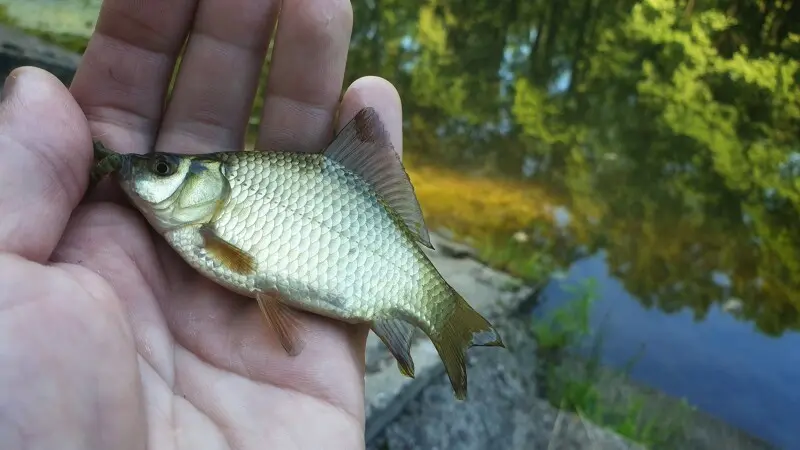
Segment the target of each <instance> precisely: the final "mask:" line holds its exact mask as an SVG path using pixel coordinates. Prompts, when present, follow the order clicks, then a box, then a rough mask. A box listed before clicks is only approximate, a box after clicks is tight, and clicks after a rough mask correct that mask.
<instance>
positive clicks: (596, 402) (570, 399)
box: [532, 279, 691, 448]
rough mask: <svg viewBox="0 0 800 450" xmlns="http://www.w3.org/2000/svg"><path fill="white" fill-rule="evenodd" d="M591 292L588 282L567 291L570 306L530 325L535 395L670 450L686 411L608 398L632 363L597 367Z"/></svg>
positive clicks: (638, 399) (638, 398)
mask: <svg viewBox="0 0 800 450" xmlns="http://www.w3.org/2000/svg"><path fill="white" fill-rule="evenodd" d="M594 288H595V284H594V280H592V279H589V280H587V281H585V282H584V283H583V284H582V285H580V286H578V287H573V288H571V290H572V293H573V295H574V298H573V299H572V300H571V301H569V302H568V303H567V304H566V305H564V306H561V307H559V308H557V309H556V310H554V311H553V312H551V313H550V314H549V315H548V316H546V317H545V318H543V319H538V320H536V321H534V324H533V326H532V328H533V333H534V336H535V337H536V340H537V344H538V347H539V348H538V350H537V353H538V354H537V360H538V361H539V366H540V367H539V376H538V377H539V383H540V386H542V389H541V391H543V392H541V393H542V394H543V396H544V397H545V398H546V399H547V400H548V401H549V402H550V404H552V405H553V406H554V407H556V408H559V409H560V410H564V411H569V412H573V413H576V414H578V415H579V416H580V417H581V418H586V419H588V420H589V421H591V422H593V423H595V424H597V425H600V426H602V427H606V428H609V429H611V430H614V431H615V432H616V433H618V434H620V435H622V436H625V437H627V438H628V439H631V440H632V441H635V442H638V443H640V444H642V445H644V446H646V447H648V448H670V447H671V445H672V444H673V443H674V442H675V441H676V440H678V439H679V438H680V435H681V433H682V430H683V426H684V423H685V421H686V419H688V417H689V413H690V411H691V408H690V407H689V406H688V405H687V404H686V403H685V402H681V403H679V404H678V405H677V406H673V407H671V408H669V409H665V408H664V407H663V405H658V406H657V405H655V403H653V402H651V398H650V396H648V395H645V394H643V393H639V392H633V393H628V394H627V395H623V396H621V398H620V396H614V395H612V394H611V392H613V389H609V387H610V386H613V385H620V384H630V383H629V375H630V371H631V369H632V368H633V366H634V364H635V361H636V359H637V358H636V357H634V358H632V359H631V360H630V361H629V362H628V364H627V365H626V367H625V368H624V369H623V370H621V371H611V370H609V369H604V368H602V367H601V366H600V354H601V350H602V344H603V336H604V334H603V333H602V332H601V333H599V334H597V335H594V334H593V333H592V332H591V328H590V314H591V309H592V306H593V304H594V301H595V299H596V295H595V293H594ZM587 347H588V356H585V354H584V353H586V352H585V350H587ZM651 403H653V404H651Z"/></svg>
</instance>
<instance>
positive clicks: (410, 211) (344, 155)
mask: <svg viewBox="0 0 800 450" xmlns="http://www.w3.org/2000/svg"><path fill="white" fill-rule="evenodd" d="M323 153H324V154H325V156H327V157H329V158H331V159H332V160H334V161H336V162H338V163H339V164H341V165H343V166H344V167H346V168H347V169H348V170H350V171H352V172H354V173H356V174H358V175H359V176H361V177H362V178H363V179H364V180H365V181H366V182H367V183H369V184H370V185H371V186H372V187H373V188H374V189H375V191H376V192H377V193H378V195H379V196H380V197H381V198H382V199H383V201H385V202H386V203H387V204H388V205H389V206H391V207H392V209H394V210H395V212H396V213H397V214H398V215H400V217H401V218H402V219H403V222H405V224H406V226H408V228H409V229H410V230H411V233H412V234H413V235H414V237H415V238H416V240H417V241H418V242H419V243H421V244H422V245H424V246H426V247H428V248H431V249H432V248H433V245H432V244H431V239H430V235H429V233H428V227H427V226H425V219H424V218H423V216H422V209H421V208H420V206H419V202H418V201H417V196H416V194H415V193H414V186H413V185H412V184H411V180H410V179H409V178H408V174H407V173H406V170H405V168H404V167H403V163H402V161H400V156H399V155H398V154H397V152H395V150H394V147H393V146H392V142H391V141H390V140H389V133H387V132H386V129H385V128H384V126H383V122H382V121H381V119H380V117H378V114H377V113H376V112H375V110H374V109H373V108H369V107H367V108H363V109H361V110H360V111H358V113H357V114H356V115H355V117H353V119H352V120H350V122H348V123H347V125H345V126H344V128H342V131H340V132H339V134H337V135H336V138H334V140H333V142H331V144H330V145H329V146H328V147H327V148H325V150H323Z"/></svg>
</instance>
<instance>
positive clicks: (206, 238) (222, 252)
mask: <svg viewBox="0 0 800 450" xmlns="http://www.w3.org/2000/svg"><path fill="white" fill-rule="evenodd" d="M200 236H202V237H203V247H204V248H205V249H206V251H207V252H208V253H209V254H210V255H212V256H213V257H214V258H216V259H218V260H219V261H220V262H221V263H222V264H224V265H225V267H227V268H229V269H230V270H232V271H234V272H236V273H240V274H243V275H249V274H251V273H253V272H255V270H256V262H255V259H254V258H253V257H252V256H250V255H249V254H248V253H247V252H245V251H244V250H242V249H240V248H239V247H236V246H235V245H233V244H231V243H230V242H228V241H226V240H224V239H222V238H221V237H219V235H218V234H217V233H216V231H214V228H213V226H211V225H210V224H205V225H202V226H201V227H200Z"/></svg>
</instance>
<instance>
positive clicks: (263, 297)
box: [256, 292, 305, 356]
mask: <svg viewBox="0 0 800 450" xmlns="http://www.w3.org/2000/svg"><path fill="white" fill-rule="evenodd" d="M256 301H257V302H258V307H259V308H260V309H261V313H262V314H263V315H264V318H265V319H266V320H267V322H269V324H270V325H271V326H272V328H273V329H274V330H275V334H276V335H277V337H278V341H280V343H281V346H282V347H283V349H284V350H285V351H286V353H287V354H288V355H289V356H297V355H299V354H300V353H301V352H302V351H303V348H304V347H305V341H304V340H303V339H302V337H301V333H302V332H303V326H302V324H301V323H300V320H299V318H298V316H297V312H296V311H295V310H294V309H292V308H291V307H290V306H288V305H286V304H285V303H283V301H281V298H280V295H279V294H278V293H276V292H259V293H258V294H256Z"/></svg>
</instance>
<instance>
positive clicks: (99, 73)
mask: <svg viewBox="0 0 800 450" xmlns="http://www.w3.org/2000/svg"><path fill="white" fill-rule="evenodd" d="M196 7H197V0H170V1H163V0H137V1H131V0H104V1H103V6H102V7H101V9H100V17H99V18H98V21H97V26H96V28H95V32H94V33H93V34H92V37H91V39H90V40H89V45H88V47H87V48H86V51H85V52H84V54H83V58H82V60H81V64H80V66H79V67H78V70H77V72H76V73H75V76H74V78H73V80H72V84H71V86H70V91H71V92H72V95H73V96H74V97H75V99H76V100H77V101H78V104H80V105H81V108H82V109H83V111H84V114H85V115H86V117H87V119H88V120H89V124H90V127H91V129H92V134H93V135H94V136H96V137H97V136H102V139H103V140H104V142H106V143H107V144H108V146H109V147H111V148H113V149H115V150H117V151H122V152H137V153H144V152H146V151H147V150H148V149H149V148H150V147H152V145H153V143H154V141H155V137H156V134H157V132H158V128H159V123H160V121H161V114H162V107H163V104H164V98H165V97H166V92H167V88H168V86H169V83H170V80H171V78H172V72H173V69H174V67H175V62H176V60H177V57H178V55H179V54H180V51H181V49H182V47H183V42H184V39H185V37H186V35H187V33H188V30H189V27H190V26H191V23H192V18H193V16H194V10H195V8H196Z"/></svg>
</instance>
